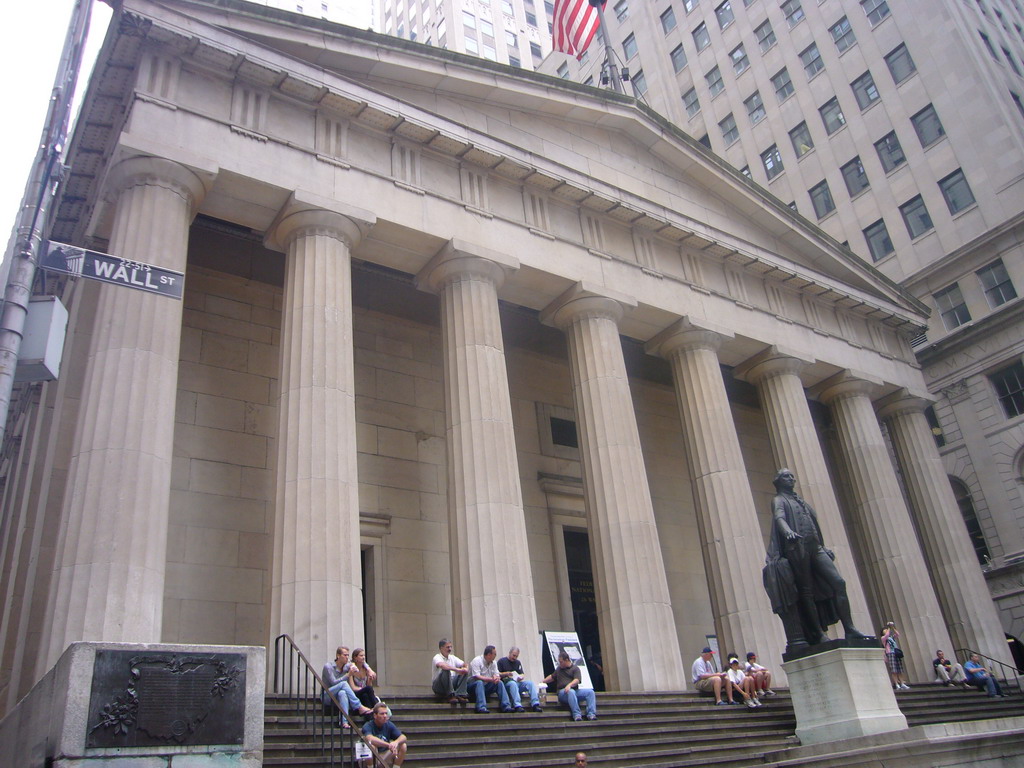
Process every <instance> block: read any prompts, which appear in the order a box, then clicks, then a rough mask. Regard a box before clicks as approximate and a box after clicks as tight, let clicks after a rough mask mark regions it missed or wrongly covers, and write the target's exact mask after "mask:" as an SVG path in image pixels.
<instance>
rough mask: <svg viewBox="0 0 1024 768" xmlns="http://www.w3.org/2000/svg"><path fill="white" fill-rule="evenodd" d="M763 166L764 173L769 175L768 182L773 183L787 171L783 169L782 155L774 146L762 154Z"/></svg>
mask: <svg viewBox="0 0 1024 768" xmlns="http://www.w3.org/2000/svg"><path fill="white" fill-rule="evenodd" d="M761 165H763V166H764V172H765V173H766V174H767V175H768V181H771V180H772V179H774V178H775V177H776V176H778V175H779V174H780V173H782V171H783V170H785V169H784V168H783V167H782V155H780V154H779V148H778V147H777V146H775V145H774V144H772V145H771V146H770V147H768V149H766V150H765V151H764V152H762V153H761Z"/></svg>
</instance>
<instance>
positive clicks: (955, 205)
mask: <svg viewBox="0 0 1024 768" xmlns="http://www.w3.org/2000/svg"><path fill="white" fill-rule="evenodd" d="M939 189H941V190H942V196H943V197H944V198H945V200H946V207H948V208H949V212H950V213H959V212H960V211H962V210H963V209H964V208H967V207H968V206H970V205H974V193H973V192H971V188H970V186H969V185H968V184H967V179H966V178H965V177H964V172H963V171H962V170H960V169H959V168H957V169H956V170H955V171H953V173H951V174H949V176H947V177H946V178H944V179H941V180H940V181H939Z"/></svg>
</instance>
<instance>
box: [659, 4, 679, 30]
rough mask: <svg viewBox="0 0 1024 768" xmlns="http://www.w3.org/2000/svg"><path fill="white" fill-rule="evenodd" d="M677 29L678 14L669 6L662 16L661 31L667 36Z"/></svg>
mask: <svg viewBox="0 0 1024 768" xmlns="http://www.w3.org/2000/svg"><path fill="white" fill-rule="evenodd" d="M675 28H676V12H675V11H673V10H672V6H669V7H668V8H667V9H666V10H665V12H664V13H663V14H661V29H662V31H663V32H664V33H665V34H666V35H667V34H668V33H669V32H671V31H672V30H673V29H675Z"/></svg>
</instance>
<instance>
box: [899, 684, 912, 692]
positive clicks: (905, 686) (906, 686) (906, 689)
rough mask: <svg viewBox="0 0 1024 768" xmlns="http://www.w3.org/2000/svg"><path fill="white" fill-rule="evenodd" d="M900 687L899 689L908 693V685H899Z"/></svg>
mask: <svg viewBox="0 0 1024 768" xmlns="http://www.w3.org/2000/svg"><path fill="white" fill-rule="evenodd" d="M900 687H901V688H902V689H903V690H904V691H909V690H910V686H909V685H907V684H906V683H900Z"/></svg>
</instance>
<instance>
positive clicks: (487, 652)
mask: <svg viewBox="0 0 1024 768" xmlns="http://www.w3.org/2000/svg"><path fill="white" fill-rule="evenodd" d="M497 655H498V652H497V651H496V650H495V649H494V646H493V645H488V646H487V647H486V648H484V659H485V660H486V661H487V663H488V664H490V663H491V662H492V661H494V657H495V656H497Z"/></svg>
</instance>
